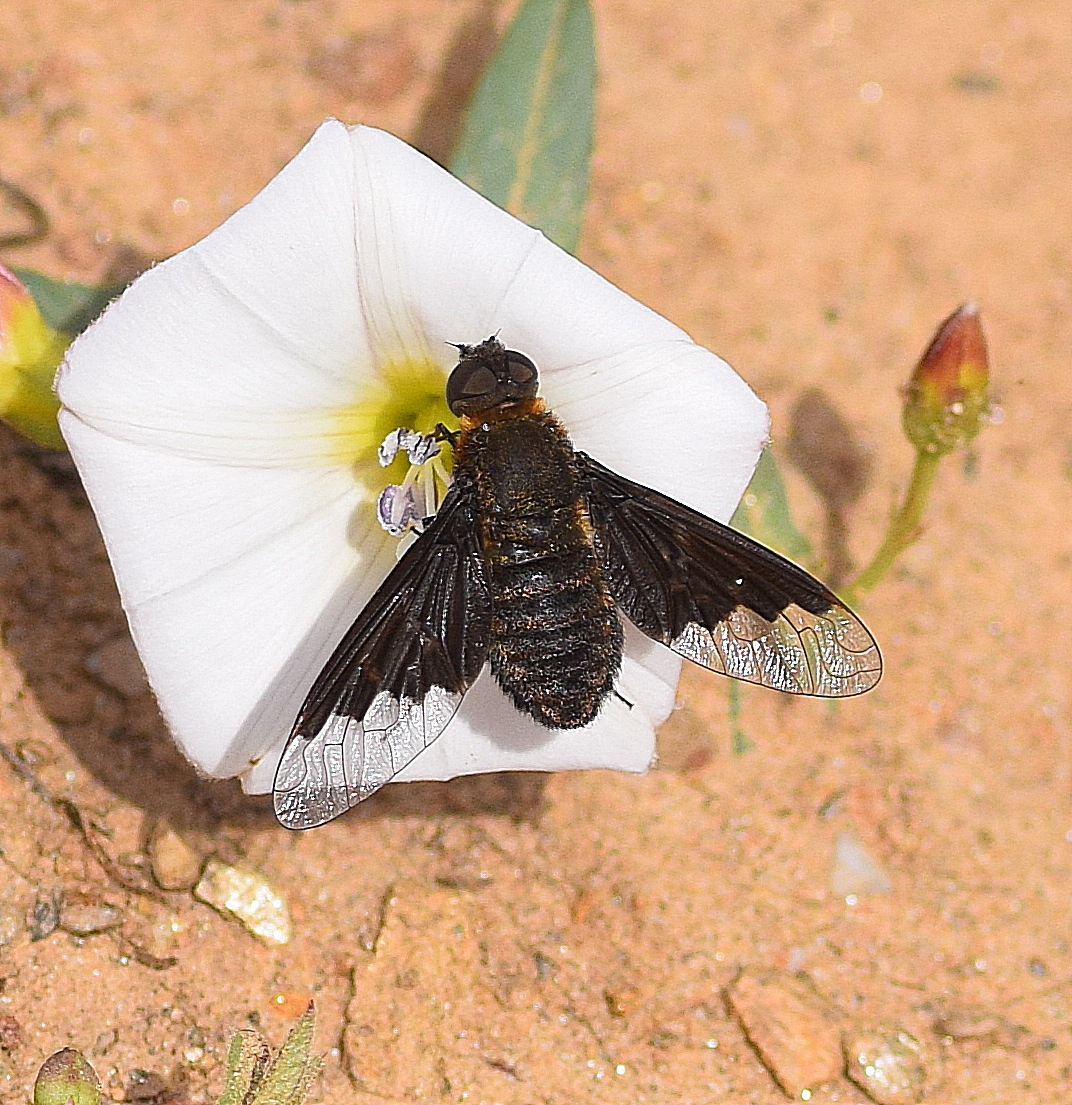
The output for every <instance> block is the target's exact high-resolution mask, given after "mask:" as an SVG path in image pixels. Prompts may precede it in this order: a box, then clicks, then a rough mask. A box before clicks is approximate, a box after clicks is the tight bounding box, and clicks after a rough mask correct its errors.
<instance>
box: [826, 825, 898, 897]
mask: <svg viewBox="0 0 1072 1105" xmlns="http://www.w3.org/2000/svg"><path fill="white" fill-rule="evenodd" d="M830 889H831V890H832V891H833V892H834V893H835V894H836V895H837V896H838V897H839V898H848V897H850V896H852V895H856V896H860V897H862V896H864V895H867V894H885V893H887V892H888V891H890V890H892V889H893V883H892V882H890V877H889V875H887V874H886V872H885V871H883V869H882V868H881V866H879V863H878V861H877V860H876V859H875V858H874V857H873V856H872V855H871V853H870V852H868V851H867V849H866V848H864V846H863V845H862V844H861V843H860V840H859V838H858V837H857V835H856V834H855V833H854V832H851V831H849V830H847V829H846V830H844V831H843V832H840V833H838V835H837V841H836V843H835V844H834V866H833V869H832V870H831V872H830Z"/></svg>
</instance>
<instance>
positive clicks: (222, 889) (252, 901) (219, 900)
mask: <svg viewBox="0 0 1072 1105" xmlns="http://www.w3.org/2000/svg"><path fill="white" fill-rule="evenodd" d="M194 897H196V898H199V899H200V900H201V901H203V902H204V903H205V904H206V905H210V906H212V908H213V909H215V910H218V911H219V912H220V913H222V914H223V915H224V916H225V917H233V918H234V919H235V920H237V921H240V922H241V923H242V924H243V925H244V926H245V927H246V928H247V929H248V930H249V931H250V932H251V933H252V934H253V935H254V936H256V937H258V938H259V939H261V940H263V941H264V942H265V943H266V944H286V943H288V942H289V940H290V913H289V911H288V909H287V903H286V901H285V900H284V899H283V898H282V897H281V896H280V895H279V894H278V893H277V892H276V891H275V890H273V889H272V887H271V886H269V885H268V883H267V882H266V881H265V879H264V876H263V875H260V874H258V873H257V872H256V871H248V870H243V869H242V868H240V867H229V866H228V865H227V864H226V863H220V861H219V860H209V862H208V863H207V864H205V871H204V874H203V875H202V876H201V881H200V882H199V883H198V884H197V886H195V887H194Z"/></svg>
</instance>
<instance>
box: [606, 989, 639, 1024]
mask: <svg viewBox="0 0 1072 1105" xmlns="http://www.w3.org/2000/svg"><path fill="white" fill-rule="evenodd" d="M603 1000H604V1001H605V1002H606V1003H607V1012H608V1013H609V1014H610V1015H611V1016H612V1017H628V1016H629V1014H630V1013H632V1012H633V1011H634V1010H635V1009H636V1008H637V1006H638V1005H640V1000H641V994H640V991H639V990H638V989H637V988H636V987H635V986H630V985H628V984H623V985H621V986H615V987H614V988H613V989H608V990H604V991H603Z"/></svg>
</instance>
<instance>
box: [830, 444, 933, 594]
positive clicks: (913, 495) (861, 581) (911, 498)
mask: <svg viewBox="0 0 1072 1105" xmlns="http://www.w3.org/2000/svg"><path fill="white" fill-rule="evenodd" d="M942 456H943V454H941V453H924V452H917V453H916V464H915V467H914V468H913V469H912V479H911V480H910V481H909V484H908V489H907V491H905V496H904V500H903V501H902V503H901V505H900V507H899V508H898V509H897V511H896V512H895V514H894V515H893V517H892V518H891V519H890V525H889V529H887V531H886V538H885V540H884V541H883V542H882V544H881V546H880V547H879V550H878V552H876V553H875V555H874V557H873V558H872V560H871V563H870V564H868V566H867V567H866V568H864V570H863V571H862V572H861V573H860V574H859V575H858V576H857V577H856V579H854V580H853V581H852V583H850V584H849V585H848V586H847V587H845V588H844V590H843V594H844V597H845V598H846V599H847V600H848V601H849V602H850V603H851V602H855V601H856V600H858V599H859V598H860V597H861V596H863V595H866V594H867V593H868V592H869V591H870V590H872V589H873V588H874V586H875V584H877V583H878V582H879V580H880V579H882V577H883V576H884V575H885V574H886V573H887V572H888V571H889V569H890V567H891V566H892V565H893V562H894V561H895V560H896V559H897V558H898V557H899V556H900V555H901V553H903V552H904V551H905V549H907V548H908V546H909V545H911V544H912V542H913V541H915V540H916V538H917V537H918V536H919V532H920V523H921V521H922V519H923V510H924V508H925V507H926V505H927V500H928V499H929V498H930V494H931V488H932V487H933V486H934V477H935V475H936V474H937V472H938V463H939V461H940V460H941V459H942Z"/></svg>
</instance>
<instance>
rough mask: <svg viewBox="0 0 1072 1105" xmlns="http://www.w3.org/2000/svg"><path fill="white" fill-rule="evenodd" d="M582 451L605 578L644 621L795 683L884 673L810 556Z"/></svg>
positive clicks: (707, 661) (677, 640) (721, 661)
mask: <svg viewBox="0 0 1072 1105" xmlns="http://www.w3.org/2000/svg"><path fill="white" fill-rule="evenodd" d="M576 459H577V463H578V466H579V469H580V474H581V479H582V482H583V484H584V486H585V489H586V492H587V498H588V510H589V513H590V516H591V519H592V525H593V528H594V531H595V548H596V554H597V556H598V558H599V561H600V564H601V566H602V569H603V572H604V575H605V578H606V580H607V585H608V587H609V588H610V592H611V594H612V595H613V596H614V600H615V602H616V603H617V604H618V605H619V607H621V609H622V611H623V612H624V613H625V614H626V615H627V616H628V617H629V619H630V620H631V621H632V622H633V623H634V624H635V625H636V626H637V628H638V629H640V630H642V631H643V632H644V633H646V634H647V635H648V636H649V637H652V638H653V639H654V640H656V641H662V643H663V644H665V645H669V646H670V648H672V649H673V650H674V651H675V652H678V653H680V654H681V655H682V656H684V657H686V658H687V659H689V660H693V661H695V662H696V663H697V664H702V665H703V666H704V667H706V668H711V669H712V670H714V671H718V672H721V673H722V674H724V675H730V676H733V678H734V679H743V680H746V681H747V682H749V683H760V684H762V685H763V686H765V687H773V688H774V689H775V690H779V691H787V692H788V693H790V694H808V695H821V696H828V697H842V696H848V695H855V694H861V693H862V692H864V691H867V690H870V689H871V688H872V687H873V686H874V685H875V684H876V683H877V682H878V681H879V677H880V676H881V674H882V658H881V656H880V655H879V651H878V646H877V645H876V644H875V641H874V638H873V637H872V636H871V634H870V633H869V632H868V630H867V628H866V626H864V624H863V622H861V621H860V619H859V618H857V617H856V615H855V614H853V612H852V611H851V610H849V609H848V608H847V607H846V606H844V605H843V604H842V603H841V602H840V601H839V600H838V598H837V596H836V595H834V593H833V592H832V591H830V590H829V589H828V588H827V587H825V586H824V585H823V584H822V583H820V582H819V581H818V580H817V579H814V578H813V577H812V576H810V575H809V574H808V573H807V572H805V571H804V570H803V568H798V567H797V566H796V565H795V564H792V563H790V561H788V560H786V559H785V558H784V557H781V556H779V555H778V554H777V553H775V552H772V551H771V550H770V549H768V548H765V547H764V546H763V545H760V544H758V543H757V542H755V541H753V540H752V539H751V538H749V537H745V536H744V534H741V533H738V532H737V531H736V530H733V529H730V528H729V527H728V526H724V525H722V524H721V523H720V522H715V521H713V520H712V519H710V518H707V517H706V516H704V515H703V514H700V513H699V512H698V511H695V510H692V509H691V508H690V507H687V506H684V505H683V504H682V503H678V502H675V501H674V500H673V499H670V498H668V497H667V496H665V495H661V494H659V492H657V491H652V490H651V489H650V488H648V487H644V486H642V485H641V484H638V483H633V482H632V481H631V480H627V479H625V478H624V477H622V476H619V475H617V474H616V473H615V472H612V471H610V469H608V468H604V467H603V465H601V464H599V463H598V462H597V461H594V460H592V458H591V457H589V456H586V455H585V454H584V453H577V454H576Z"/></svg>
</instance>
